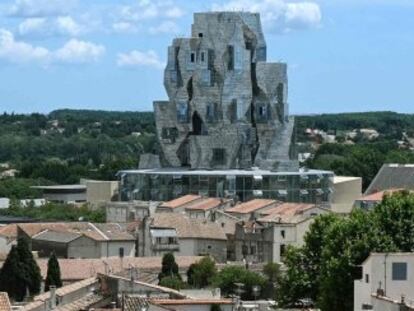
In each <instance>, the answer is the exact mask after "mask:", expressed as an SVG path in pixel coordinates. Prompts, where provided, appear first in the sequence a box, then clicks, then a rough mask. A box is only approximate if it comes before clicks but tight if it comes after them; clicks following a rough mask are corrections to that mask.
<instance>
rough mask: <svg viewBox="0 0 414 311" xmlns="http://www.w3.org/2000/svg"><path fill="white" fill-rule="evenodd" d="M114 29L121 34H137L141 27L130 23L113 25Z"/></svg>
mask: <svg viewBox="0 0 414 311" xmlns="http://www.w3.org/2000/svg"><path fill="white" fill-rule="evenodd" d="M112 29H113V30H115V31H116V32H120V33H136V32H138V30H139V27H138V26H136V25H135V24H133V23H130V22H118V23H113V24H112Z"/></svg>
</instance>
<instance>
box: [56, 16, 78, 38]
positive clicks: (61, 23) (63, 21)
mask: <svg viewBox="0 0 414 311" xmlns="http://www.w3.org/2000/svg"><path fill="white" fill-rule="evenodd" d="M56 25H57V28H58V30H59V31H60V32H62V33H65V34H66V33H67V34H68V35H70V36H77V35H79V34H80V33H81V32H82V27H81V26H80V25H79V24H78V23H77V22H75V21H74V19H73V18H72V17H70V16H59V17H58V18H57V19H56Z"/></svg>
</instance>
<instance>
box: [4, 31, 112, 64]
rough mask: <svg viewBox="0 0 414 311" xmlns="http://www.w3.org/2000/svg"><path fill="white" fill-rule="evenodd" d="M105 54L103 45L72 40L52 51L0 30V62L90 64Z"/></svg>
mask: <svg viewBox="0 0 414 311" xmlns="http://www.w3.org/2000/svg"><path fill="white" fill-rule="evenodd" d="M104 52H105V48H104V47H103V46H102V45H97V44H94V43H91V42H86V41H80V40H77V39H71V40H69V41H68V42H66V43H65V44H64V45H63V47H61V48H60V49H58V50H55V51H51V50H49V49H47V48H45V47H41V46H34V45H31V44H29V43H27V42H24V41H18V40H16V39H15V38H14V36H13V34H12V33H11V32H10V31H8V30H6V29H1V28H0V60H3V61H7V62H10V63H15V64H25V63H37V64H41V65H44V66H47V65H50V64H52V63H88V62H94V61H97V60H98V59H99V57H100V56H102V54H103V53H104Z"/></svg>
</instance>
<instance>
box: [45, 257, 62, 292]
mask: <svg viewBox="0 0 414 311" xmlns="http://www.w3.org/2000/svg"><path fill="white" fill-rule="evenodd" d="M51 285H54V286H56V288H59V287H62V279H61V275H60V266H59V261H58V259H57V257H56V254H55V253H54V252H52V255H51V256H50V258H49V260H48V262H47V274H46V280H45V292H47V291H48V290H49V288H50V286H51Z"/></svg>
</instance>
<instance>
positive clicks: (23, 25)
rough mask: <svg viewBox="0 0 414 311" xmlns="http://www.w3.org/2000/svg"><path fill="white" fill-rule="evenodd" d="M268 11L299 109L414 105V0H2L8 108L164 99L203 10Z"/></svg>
mask: <svg viewBox="0 0 414 311" xmlns="http://www.w3.org/2000/svg"><path fill="white" fill-rule="evenodd" d="M241 9H243V10H245V11H249V10H251V11H258V12H260V13H261V15H262V22H263V24H264V30H265V36H266V41H267V47H268V61H269V60H270V61H272V60H273V61H280V60H282V61H285V62H287V63H288V64H289V83H290V85H289V102H290V110H291V113H295V114H302V113H323V112H344V111H370V110H393V111H398V112H409V113H414V98H413V97H414V96H413V94H414V92H413V81H414V79H413V74H414V61H413V55H414V18H413V16H414V1H413V0H314V1H312V0H309V1H307V0H298V1H293V0H291V1H290V0H238V1H236V0H228V1H219V0H217V1H215V0H213V1H197V0H195V1H188V0H186V1H172V0H152V1H150V0H148V1H147V0H2V1H1V2H0V111H8V112H12V111H14V112H18V113H30V112H49V111H51V110H54V109H59V108H76V109H104V110H134V111H136V110H152V101H153V100H159V99H165V98H166V93H165V91H164V87H163V66H164V62H165V59H166V53H167V46H168V45H169V44H170V43H171V41H172V39H173V38H175V37H177V36H188V35H189V33H190V25H191V22H192V13H193V12H198V11H209V10H241Z"/></svg>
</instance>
